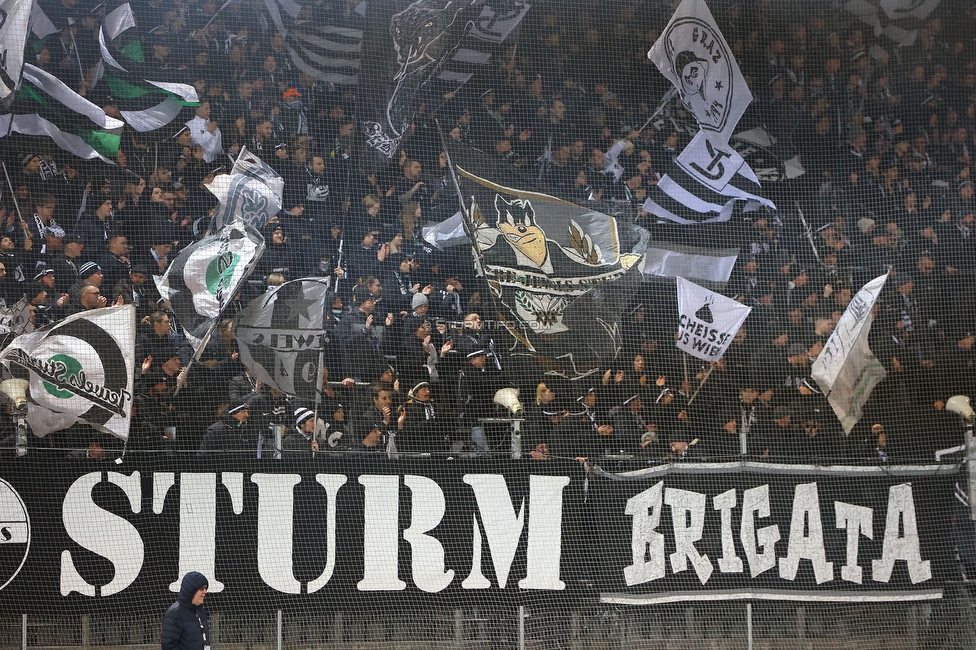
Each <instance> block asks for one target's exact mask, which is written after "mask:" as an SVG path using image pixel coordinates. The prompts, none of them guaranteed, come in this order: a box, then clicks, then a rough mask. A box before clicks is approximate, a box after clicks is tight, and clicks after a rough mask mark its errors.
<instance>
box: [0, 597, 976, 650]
mask: <svg viewBox="0 0 976 650" xmlns="http://www.w3.org/2000/svg"><path fill="white" fill-rule="evenodd" d="M973 607H974V603H973V599H972V598H971V596H970V594H969V590H968V589H967V588H966V587H965V585H962V584H959V583H952V584H948V585H947V586H946V597H945V598H944V599H943V600H941V601H937V602H933V603H920V604H890V603H887V604H877V603H875V604H857V605H852V604H843V605H839V604H832V603H813V602H808V603H785V602H784V603H779V602H731V603H729V602H726V603H681V604H674V605H666V606H664V605H658V606H648V607H623V608H621V607H616V606H607V605H601V604H595V603H594V604H592V605H589V606H576V607H572V608H570V607H567V608H556V607H528V606H526V607H518V608H514V609H502V608H491V607H488V608H481V607H464V608H457V609H448V608H436V609H425V610H422V611H421V610H400V611H395V612H394V611H390V612H387V613H383V614H379V613H377V612H376V611H375V610H373V611H371V612H368V613H367V612H361V611H354V610H343V609H339V610H335V611H325V612H323V611H319V612H280V611H262V610H261V609H260V607H259V606H256V607H255V611H253V612H240V611H221V610H220V609H213V610H211V635H212V638H213V641H214V649H215V650H217V649H218V648H219V649H221V650H231V649H233V650H245V649H246V650H293V649H298V648H334V649H350V650H352V649H363V648H371V649H378V650H385V649H390V650H392V649H394V648H396V649H411V650H412V649H415V648H416V649H419V648H463V649H467V648H499V649H501V648H506V649H507V648H572V649H578V650H591V649H592V650H596V649H606V650H609V649H615V648H620V649H624V648H627V649H630V648H655V649H657V648H660V649H662V650H664V649H668V650H683V649H689V650H690V649H692V648H694V649H695V650H698V649H700V648H715V649H720V650H734V649H735V650H737V649H743V650H745V649H747V648H755V649H767V648H768V649H772V648H776V649H779V648H798V649H799V648H804V649H809V650H835V649H836V650H840V649H843V650H855V649H856V650H869V649H870V650H874V649H877V650H882V649H883V650H919V649H924V648H942V649H960V650H962V649H967V650H971V649H972V648H976V615H974V611H973ZM8 611H9V610H8ZM162 615H163V612H130V613H124V614H111V615H95V614H92V615H86V616H81V617H64V616H56V615H39V614H30V613H28V614H21V615H13V614H9V613H8V614H6V615H5V616H4V617H2V618H0V649H2V650H8V649H9V650H15V649H16V648H21V649H23V650H27V649H28V648H30V649H36V650H40V649H42V648H43V649H53V648H106V649H107V648H150V647H157V648H158V647H159V629H160V622H161V620H162Z"/></svg>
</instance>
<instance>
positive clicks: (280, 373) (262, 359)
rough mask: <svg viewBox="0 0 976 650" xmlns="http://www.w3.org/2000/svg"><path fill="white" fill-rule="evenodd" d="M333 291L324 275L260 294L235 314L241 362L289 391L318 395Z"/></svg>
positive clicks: (310, 396)
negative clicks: (326, 312)
mask: <svg viewBox="0 0 976 650" xmlns="http://www.w3.org/2000/svg"><path fill="white" fill-rule="evenodd" d="M328 293H329V285H328V282H327V281H325V280H323V279H322V278H304V279H301V280H292V281H291V282H286V283H284V284H283V285H281V286H280V287H277V288H275V289H272V290H270V291H268V292H267V293H265V294H264V295H262V296H259V297H258V298H255V299H254V300H252V301H251V302H250V304H249V305H248V306H247V307H246V308H245V309H244V310H243V311H241V312H240V313H239V314H237V316H235V317H234V336H235V337H236V338H237V345H238V350H240V353H241V363H243V364H244V365H245V366H246V367H247V368H249V369H250V370H251V372H252V374H253V376H254V378H255V379H257V380H258V381H260V382H262V383H265V384H267V385H268V386H272V387H274V388H277V389H278V390H280V391H282V392H284V393H287V394H289V395H296V396H298V397H301V398H303V399H308V400H311V399H315V392H316V390H317V388H318V377H319V374H320V372H321V366H320V356H321V351H322V348H323V346H324V344H325V339H326V332H325V330H324V328H323V323H324V319H323V313H324V310H325V300H326V296H327V294H328Z"/></svg>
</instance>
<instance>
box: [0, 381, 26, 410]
mask: <svg viewBox="0 0 976 650" xmlns="http://www.w3.org/2000/svg"><path fill="white" fill-rule="evenodd" d="M29 385H30V382H28V381H27V380H26V379H7V380H4V381H3V382H0V393H3V394H4V395H6V396H7V399H8V400H10V403H11V404H12V405H13V409H14V410H15V411H16V410H17V409H19V408H21V407H24V406H27V387H28V386H29Z"/></svg>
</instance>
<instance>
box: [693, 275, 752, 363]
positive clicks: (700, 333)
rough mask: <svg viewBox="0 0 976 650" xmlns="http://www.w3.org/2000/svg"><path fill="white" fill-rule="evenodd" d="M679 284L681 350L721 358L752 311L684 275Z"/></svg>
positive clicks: (708, 359)
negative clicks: (685, 277)
mask: <svg viewBox="0 0 976 650" xmlns="http://www.w3.org/2000/svg"><path fill="white" fill-rule="evenodd" d="M676 280H677V284H678V338H677V340H676V341H675V344H676V345H677V346H678V349H679V350H683V351H685V352H687V353H688V354H690V355H692V356H694V357H698V358H699V359H702V360H704V361H718V360H719V359H721V358H722V355H723V354H725V351H726V350H727V349H728V347H729V345H730V344H731V343H732V338H733V337H735V333H736V332H738V331H739V328H740V327H742V323H744V322H745V320H746V318H747V317H748V316H749V312H751V311H752V307H747V306H745V305H743V304H742V303H740V302H736V301H735V300H732V299H731V298H727V297H726V296H723V295H722V294H720V293H717V292H715V291H712V290H710V289H706V288H705V287H701V286H698V285H697V284H695V283H694V282H689V281H688V280H685V279H684V278H677V279H676Z"/></svg>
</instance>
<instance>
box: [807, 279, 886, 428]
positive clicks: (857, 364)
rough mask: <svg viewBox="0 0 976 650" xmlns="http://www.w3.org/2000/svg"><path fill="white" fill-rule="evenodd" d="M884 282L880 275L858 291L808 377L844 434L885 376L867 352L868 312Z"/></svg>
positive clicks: (869, 352)
mask: <svg viewBox="0 0 976 650" xmlns="http://www.w3.org/2000/svg"><path fill="white" fill-rule="evenodd" d="M887 279H888V276H887V275H882V276H879V277H877V278H875V279H873V280H871V281H870V282H868V283H867V284H865V285H864V286H863V287H861V290H860V291H858V292H857V295H855V296H854V299H853V300H851V302H850V304H849V305H847V309H846V310H845V311H844V315H843V316H841V317H840V322H838V323H837V327H836V328H835V329H834V333H833V334H831V335H830V338H829V339H827V344H826V345H824V349H823V351H822V352H821V353H820V356H818V357H817V360H816V361H814V362H813V367H812V370H811V375H812V376H813V378H814V379H815V380H816V381H817V384H819V385H820V388H822V389H823V392H824V394H825V395H827V401H829V402H830V406H831V407H833V409H834V413H836V414H837V417H838V418H839V419H840V423H841V424H842V425H843V427H844V431H845V432H846V433H850V432H851V429H853V428H854V425H855V424H857V421H858V420H860V419H861V414H862V408H863V407H864V404H865V402H867V401H868V397H869V396H870V395H871V391H872V390H874V387H875V386H877V385H878V382H880V381H881V380H882V379H884V378H885V377H886V376H887V374H888V373H887V372H886V371H885V369H884V366H882V365H881V362H880V361H878V359H877V357H875V356H874V353H873V352H871V349H870V348H868V334H870V332H871V321H872V316H871V309H872V308H873V307H874V303H875V302H877V300H878V296H879V295H881V290H882V289H883V288H884V284H885V281H886V280H887Z"/></svg>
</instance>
